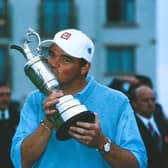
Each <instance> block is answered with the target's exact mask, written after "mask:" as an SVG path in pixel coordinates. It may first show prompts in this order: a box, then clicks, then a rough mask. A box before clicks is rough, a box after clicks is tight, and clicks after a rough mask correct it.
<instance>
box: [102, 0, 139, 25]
mask: <svg viewBox="0 0 168 168" xmlns="http://www.w3.org/2000/svg"><path fill="white" fill-rule="evenodd" d="M111 1H112V0H106V23H105V26H114V27H115V26H117V27H118V26H124V27H125V26H126V27H127V26H128V27H131V26H133V27H134V26H137V24H136V3H135V0H132V1H133V3H132V5H133V7H132V21H130V22H129V21H127V20H122V18H123V17H121V18H120V19H119V20H118V21H113V20H112V19H109V17H110V15H109V14H110V13H112V9H111V8H110V2H111ZM113 1H116V2H118V0H113ZM124 1H130V0H121V2H122V3H124ZM114 3H115V2H114ZM125 4H126V3H125ZM121 5H122V4H120V7H119V8H120V11H121V12H120V15H122V13H123V12H124V11H123V10H121ZM126 6H127V5H125V7H126ZM117 11H118V10H117ZM125 11H127V9H125ZM123 16H125V15H123ZM111 17H112V16H111Z"/></svg>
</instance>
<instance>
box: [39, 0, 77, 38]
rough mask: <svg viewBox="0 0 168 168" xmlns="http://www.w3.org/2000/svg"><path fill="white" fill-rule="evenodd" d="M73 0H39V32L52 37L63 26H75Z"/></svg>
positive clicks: (63, 27)
mask: <svg viewBox="0 0 168 168" xmlns="http://www.w3.org/2000/svg"><path fill="white" fill-rule="evenodd" d="M75 16H76V15H75V7H74V0H41V8H40V34H41V36H43V37H51V36H52V37H53V35H54V33H55V32H57V31H59V30H61V29H65V28H69V27H76V17H75Z"/></svg>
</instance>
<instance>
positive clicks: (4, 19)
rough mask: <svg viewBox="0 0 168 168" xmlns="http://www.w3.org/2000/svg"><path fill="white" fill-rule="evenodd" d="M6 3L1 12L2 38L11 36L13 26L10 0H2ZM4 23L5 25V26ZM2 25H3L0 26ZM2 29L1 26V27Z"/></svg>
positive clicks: (0, 34)
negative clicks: (11, 23)
mask: <svg viewBox="0 0 168 168" xmlns="http://www.w3.org/2000/svg"><path fill="white" fill-rule="evenodd" d="M1 1H3V2H2V3H4V10H3V11H4V12H2V13H1V12H0V24H2V33H1V31H0V36H1V37H2V38H9V37H10V36H11V28H10V26H11V25H10V22H11V19H10V6H9V1H8V0H1ZM3 24H4V27H3ZM0 27H1V26H0ZM0 29H1V28H0Z"/></svg>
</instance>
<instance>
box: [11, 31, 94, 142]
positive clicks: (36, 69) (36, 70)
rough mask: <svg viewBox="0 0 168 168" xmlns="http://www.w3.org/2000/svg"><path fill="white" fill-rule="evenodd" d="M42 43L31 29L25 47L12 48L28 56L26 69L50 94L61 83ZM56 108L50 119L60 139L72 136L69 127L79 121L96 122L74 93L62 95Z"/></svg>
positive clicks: (38, 86) (39, 86)
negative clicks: (52, 68)
mask: <svg viewBox="0 0 168 168" xmlns="http://www.w3.org/2000/svg"><path fill="white" fill-rule="evenodd" d="M33 38H34V39H33ZM33 40H34V42H35V40H36V41H37V46H36V47H35V49H34V48H33V47H30V46H31V45H32V44H33ZM40 43H41V41H40V36H39V35H38V33H37V32H35V31H34V30H32V29H29V30H28V32H27V37H26V39H25V41H24V44H23V47H20V46H18V45H11V48H12V49H16V50H18V51H19V52H21V53H22V54H23V55H24V57H25V58H26V60H27V63H26V64H25V66H24V71H25V73H26V75H27V76H28V77H29V79H30V80H31V81H32V83H33V84H34V85H35V86H36V87H37V88H38V89H39V90H41V91H42V92H43V93H45V94H50V93H51V92H52V91H57V90H59V83H58V81H57V78H56V76H55V75H54V74H53V72H52V70H51V69H50V67H49V65H48V62H47V57H45V56H43V54H42V49H40V48H39V45H40ZM32 46H33V45H32ZM32 48H33V49H32ZM56 110H57V112H56V113H55V115H52V116H48V119H49V120H51V121H52V122H53V123H54V126H55V128H56V129H57V134H56V136H57V138H58V139H60V140H66V139H69V138H70V135H69V134H68V129H69V127H70V126H71V125H75V123H76V122H77V121H84V122H94V114H93V113H92V112H90V111H88V109H87V108H86V107H85V106H84V105H82V104H81V103H80V102H79V100H77V99H75V98H74V97H73V96H72V95H65V96H63V97H61V98H60V99H59V103H58V104H56Z"/></svg>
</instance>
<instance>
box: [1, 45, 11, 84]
mask: <svg viewBox="0 0 168 168" xmlns="http://www.w3.org/2000/svg"><path fill="white" fill-rule="evenodd" d="M0 80H6V81H10V66H9V55H8V47H7V46H5V45H4V46H2V45H0Z"/></svg>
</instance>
